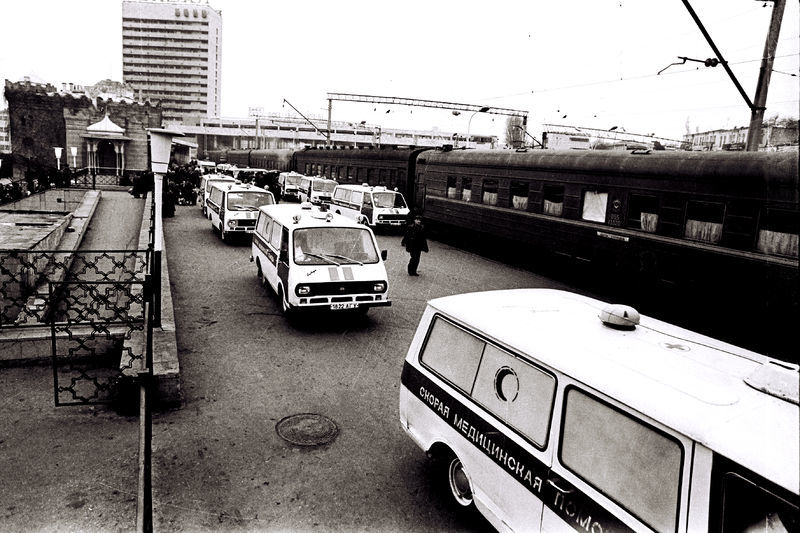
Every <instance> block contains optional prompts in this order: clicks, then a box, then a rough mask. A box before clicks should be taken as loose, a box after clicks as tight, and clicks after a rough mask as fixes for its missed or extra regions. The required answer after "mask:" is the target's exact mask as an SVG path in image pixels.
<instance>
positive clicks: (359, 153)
mask: <svg viewBox="0 0 800 533" xmlns="http://www.w3.org/2000/svg"><path fill="white" fill-rule="evenodd" d="M243 152H246V153H247V155H248V158H249V161H250V164H251V165H253V166H255V165H256V161H257V158H262V160H263V158H265V157H266V153H262V152H270V151H263V150H251V151H243ZM232 156H235V157H241V154H234V152H229V154H228V160H229V161H230V160H231V157H232ZM290 161H291V163H290V167H291V169H292V170H296V171H298V172H300V173H303V174H311V175H316V174H319V175H323V176H326V177H329V178H333V179H336V180H337V181H339V183H357V184H361V183H368V184H369V185H384V186H386V187H389V188H397V189H398V190H399V191H400V192H402V193H403V194H404V195H405V197H406V199H407V200H408V202H409V204H411V207H412V208H413V209H415V210H416V211H419V212H422V213H423V215H424V217H425V220H426V224H427V225H428V227H429V228H430V229H431V230H432V231H433V232H434V233H435V234H436V235H437V236H439V237H446V238H452V239H458V241H459V242H460V243H476V242H484V243H489V244H490V245H491V247H494V248H495V249H501V250H503V251H505V252H510V253H506V254H505V255H506V256H507V257H508V256H510V255H516V256H517V257H518V258H519V259H520V260H521V262H523V263H525V264H532V265H535V264H538V263H542V264H543V263H545V262H546V261H547V262H549V263H550V264H553V258H555V261H556V264H558V265H571V266H575V265H578V270H579V273H580V275H581V276H583V277H585V276H592V277H595V278H597V279H596V280H595V281H599V286H602V287H604V288H605V289H606V291H607V292H609V293H611V294H609V295H610V296H617V297H618V298H619V299H623V298H624V299H625V301H628V302H631V303H633V304H634V305H637V306H638V307H639V308H642V309H643V310H644V311H645V312H648V313H650V314H654V313H656V312H659V311H664V309H667V308H669V311H668V312H667V315H665V318H669V319H670V320H671V321H676V322H678V323H679V324H680V325H682V326H689V327H692V328H694V329H701V330H702V328H700V327H698V323H697V322H698V321H703V322H706V323H709V324H711V323H719V324H718V326H720V327H722V328H724V330H725V331H726V332H731V333H732V335H733V338H730V339H729V340H730V341H731V342H734V343H740V344H745V345H750V346H753V347H754V348H757V349H758V350H760V351H767V352H768V353H771V354H773V355H776V354H777V353H778V352H785V353H791V354H793V352H794V351H796V350H795V349H794V347H792V346H787V345H786V339H787V338H790V335H789V333H788V332H791V331H792V330H793V328H794V327H795V324H796V323H799V322H800V312H798V308H799V307H800V304H798V233H800V213H799V211H798V210H799V208H798V205H799V201H798V196H799V195H800V192H799V191H800V187H799V184H798V162H797V154H796V153H763V152H758V153H753V152H736V153H731V152H703V153H699V152H666V151H654V152H650V151H642V152H639V151H633V152H617V151H600V150H587V151H551V150H534V151H527V152H526V151H512V150H492V151H478V150H447V149H420V148H406V149H396V148H383V149H341V148H339V149H319V148H317V149H304V150H299V151H295V152H293V153H292V154H291V156H290ZM258 166H262V167H265V168H270V167H269V166H265V165H264V163H258ZM581 279H582V278H581ZM586 281H587V282H588V281H589V280H586ZM673 313H677V314H678V315H680V316H679V317H676V316H674V314H673ZM709 327H710V329H708V330H704V332H707V333H711V334H717V335H719V333H720V330H719V329H718V328H716V327H712V326H709ZM792 344H793V343H792ZM789 357H790V358H791V359H792V360H797V356H796V355H790V356H789Z"/></svg>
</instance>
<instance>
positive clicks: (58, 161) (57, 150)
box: [53, 146, 63, 170]
mask: <svg viewBox="0 0 800 533" xmlns="http://www.w3.org/2000/svg"><path fill="white" fill-rule="evenodd" d="M53 150H54V151H55V153H56V166H57V167H58V170H61V151H62V150H63V148H61V147H60V146H53Z"/></svg>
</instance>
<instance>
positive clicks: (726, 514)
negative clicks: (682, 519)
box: [709, 457, 800, 533]
mask: <svg viewBox="0 0 800 533" xmlns="http://www.w3.org/2000/svg"><path fill="white" fill-rule="evenodd" d="M714 461H715V467H716V466H717V465H720V464H721V465H722V468H719V469H717V472H715V473H714V474H712V478H713V480H712V486H714V485H716V486H719V485H721V490H718V491H717V494H718V495H719V496H717V497H716V498H715V499H714V503H713V504H712V508H716V509H717V510H718V511H717V513H714V512H713V511H712V523H711V525H710V528H709V531H722V533H753V532H756V531H759V532H761V531H800V511H798V505H797V504H798V502H797V501H796V497H795V498H794V500H795V501H794V503H792V502H791V501H789V500H792V499H793V497H792V495H791V494H788V493H786V491H785V490H784V489H781V488H780V487H777V486H772V485H771V484H770V483H769V482H766V481H764V480H763V479H761V478H760V477H759V476H756V475H755V474H753V473H752V472H748V471H746V470H745V469H743V468H741V467H737V465H734V463H733V462H730V461H728V460H726V459H722V460H720V458H719V457H715V459H714ZM726 467H729V468H726ZM732 470H741V472H734V471H732ZM767 485H768V486H767ZM720 507H721V509H720ZM720 512H721V517H720V518H721V520H720V519H717V520H716V522H717V523H714V522H715V520H714V518H715V517H714V514H717V515H718V516H719V514H718V513H720ZM719 522H721V524H720V523H719ZM720 526H721V527H720Z"/></svg>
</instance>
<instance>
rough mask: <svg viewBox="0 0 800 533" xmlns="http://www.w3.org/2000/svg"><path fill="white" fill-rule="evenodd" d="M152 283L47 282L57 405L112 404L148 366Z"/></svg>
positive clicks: (54, 389) (146, 281) (131, 281)
mask: <svg viewBox="0 0 800 533" xmlns="http://www.w3.org/2000/svg"><path fill="white" fill-rule="evenodd" d="M149 283H150V282H149V278H148V279H147V280H145V281H134V280H128V281H72V282H50V283H49V284H48V285H49V298H48V301H49V304H50V311H51V312H50V317H51V320H50V333H51V342H52V366H53V391H54V397H55V404H56V406H63V405H82V404H95V403H110V402H112V401H114V400H115V399H118V398H120V396H121V395H122V393H123V391H125V390H126V388H125V387H124V385H125V383H123V381H124V380H126V379H127V380H128V383H132V382H133V379H134V378H137V377H139V373H140V372H141V371H143V370H144V369H145V368H146V350H147V349H148V346H149V343H148V336H147V335H148V334H147V331H146V329H145V328H146V327H147V324H148V322H147V320H146V318H147V315H146V310H147V309H148V307H147V304H148V302H149V298H150V295H151V294H152V291H151V290H150V288H149Z"/></svg>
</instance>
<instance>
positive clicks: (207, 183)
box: [197, 174, 236, 219]
mask: <svg viewBox="0 0 800 533" xmlns="http://www.w3.org/2000/svg"><path fill="white" fill-rule="evenodd" d="M222 182H225V183H236V180H235V179H234V178H233V177H231V176H226V175H225V174H205V175H203V176H201V177H200V191H199V192H198V193H197V199H198V200H199V201H200V209H201V210H202V211H203V214H204V215H205V216H206V218H208V219H210V218H211V215H210V214H209V213H208V209H207V207H206V201H207V200H208V195H209V194H210V193H211V186H212V185H213V184H215V183H222Z"/></svg>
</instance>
